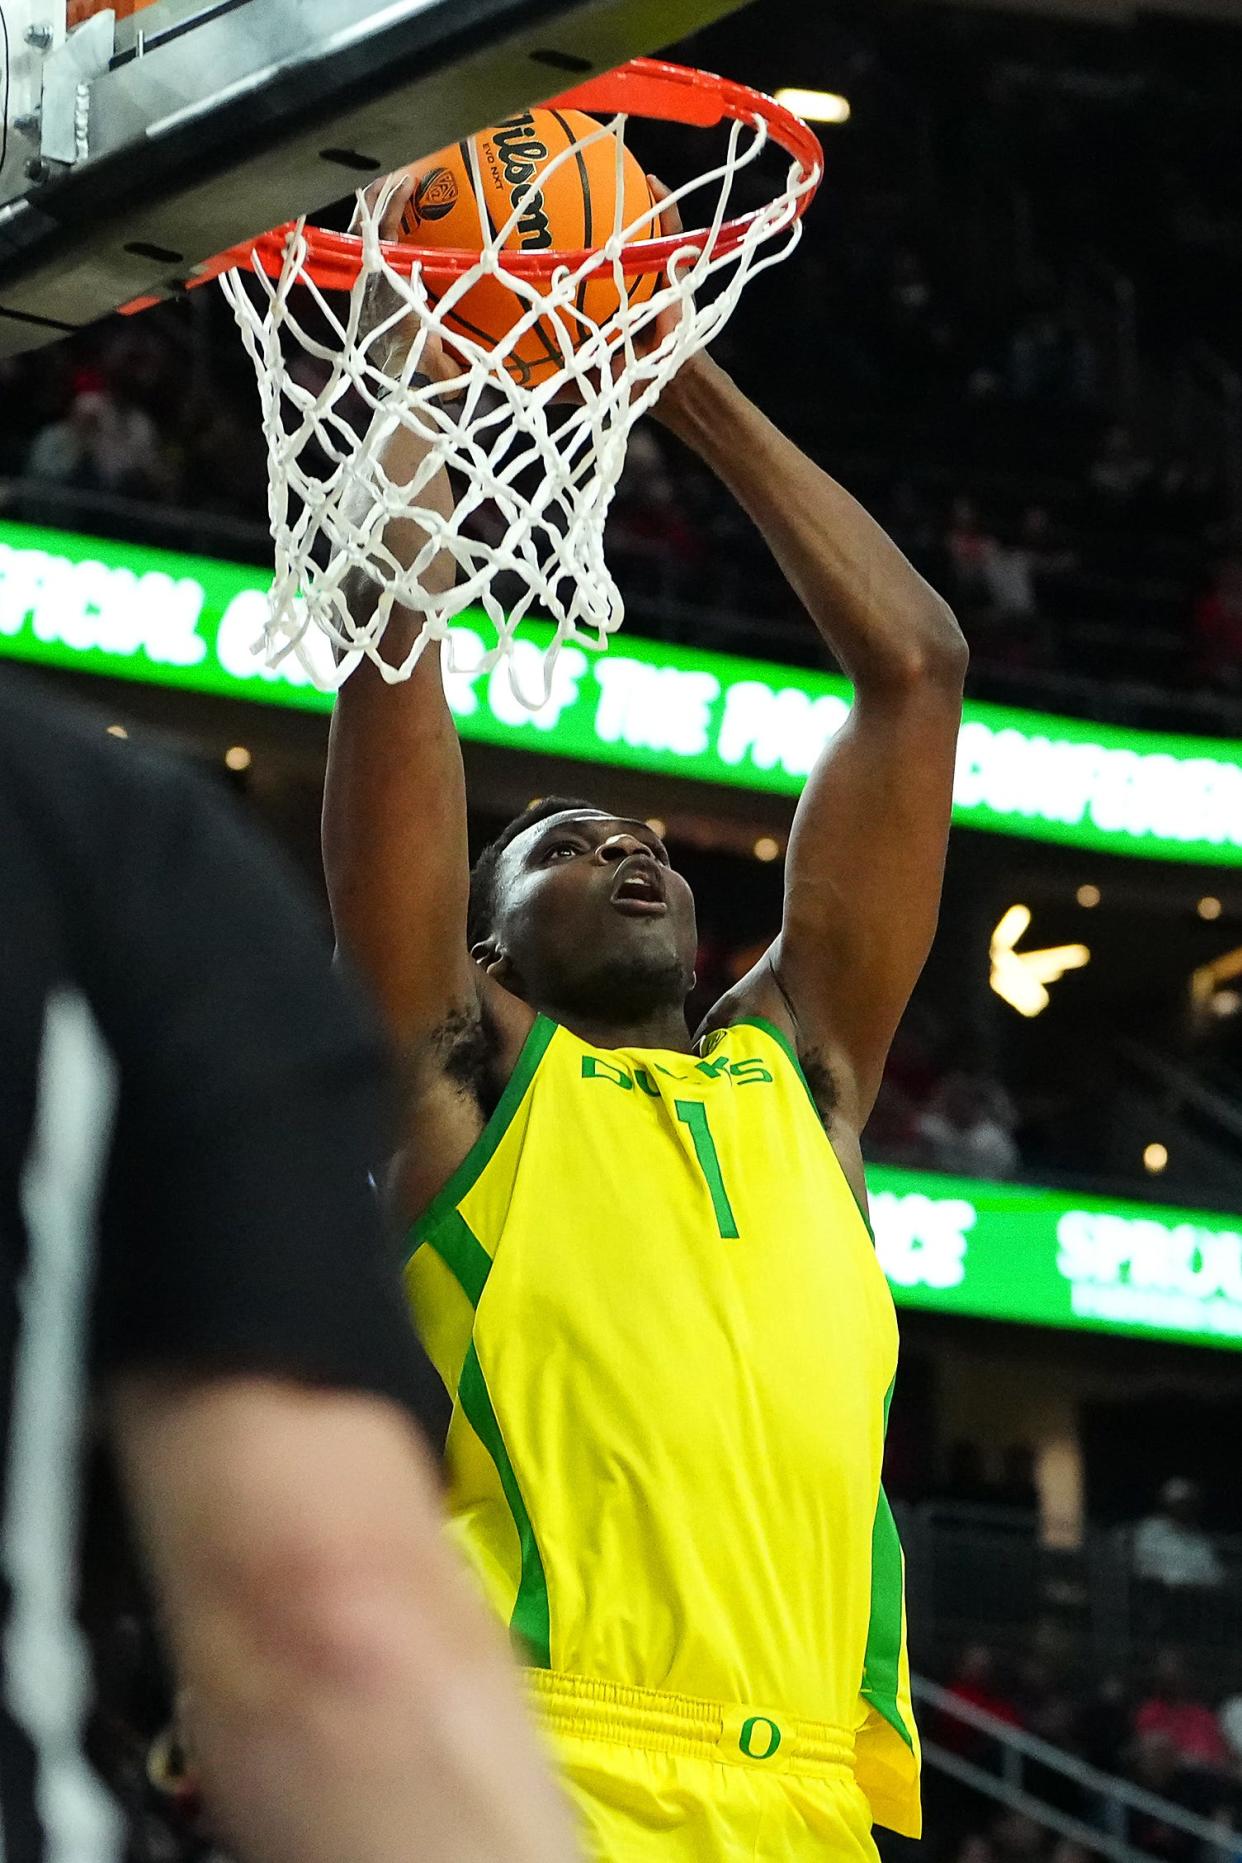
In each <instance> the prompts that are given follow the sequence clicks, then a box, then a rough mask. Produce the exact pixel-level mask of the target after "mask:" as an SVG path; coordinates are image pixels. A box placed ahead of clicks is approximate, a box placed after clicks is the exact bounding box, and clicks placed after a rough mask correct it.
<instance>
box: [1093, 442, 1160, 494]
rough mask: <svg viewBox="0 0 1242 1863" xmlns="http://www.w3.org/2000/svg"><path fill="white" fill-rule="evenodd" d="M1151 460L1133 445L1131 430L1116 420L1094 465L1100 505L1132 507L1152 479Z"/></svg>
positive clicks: (1095, 487) (1094, 479) (1094, 480)
mask: <svg viewBox="0 0 1242 1863" xmlns="http://www.w3.org/2000/svg"><path fill="white" fill-rule="evenodd" d="M1151 471H1152V467H1151V461H1150V460H1149V459H1145V458H1144V457H1143V455H1142V454H1141V453H1140V452H1139V450H1138V448H1137V447H1136V446H1135V444H1134V436H1133V434H1132V433H1131V432H1130V429H1129V428H1128V427H1126V426H1124V425H1123V424H1122V423H1121V422H1120V421H1117V422H1115V423H1114V424H1113V426H1111V427H1110V428H1109V429H1108V432H1107V433H1106V434H1105V436H1104V444H1103V446H1102V447H1101V449H1100V452H1099V454H1098V456H1097V457H1096V460H1095V462H1094V464H1093V465H1092V467H1091V475H1090V476H1091V485H1092V488H1093V490H1094V491H1095V493H1096V496H1097V498H1098V499H1099V501H1100V503H1101V505H1103V506H1105V507H1106V508H1108V509H1109V510H1111V511H1115V512H1120V511H1122V510H1125V509H1127V508H1128V507H1129V506H1131V505H1132V504H1133V503H1134V501H1135V499H1136V498H1137V497H1138V496H1139V493H1140V492H1141V491H1142V490H1143V489H1144V487H1145V486H1146V485H1147V482H1148V480H1149V479H1150V478H1151Z"/></svg>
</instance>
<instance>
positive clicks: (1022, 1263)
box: [867, 1165, 1242, 1349]
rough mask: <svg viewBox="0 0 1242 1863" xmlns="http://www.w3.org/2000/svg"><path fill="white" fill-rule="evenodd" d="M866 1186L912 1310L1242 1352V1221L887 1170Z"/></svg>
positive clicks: (882, 1249)
mask: <svg viewBox="0 0 1242 1863" xmlns="http://www.w3.org/2000/svg"><path fill="white" fill-rule="evenodd" d="M867 1178H868V1182H869V1184H870V1189H871V1219H872V1225H873V1227H874V1230H875V1239H876V1249H877V1252H878V1254H879V1257H880V1261H881V1263H882V1265H883V1268H884V1272H885V1273H886V1274H887V1276H888V1279H889V1284H890V1286H891V1287H892V1290H893V1295H894V1298H895V1299H896V1301H897V1303H898V1305H899V1306H910V1307H925V1308H930V1309H933V1310H936V1311H938V1312H945V1313H962V1314H969V1315H973V1316H975V1317H978V1318H984V1319H991V1320H1016V1321H1020V1322H1024V1323H1026V1324H1031V1325H1037V1326H1061V1327H1084V1328H1087V1329H1088V1330H1090V1331H1093V1332H1110V1333H1132V1334H1138V1335H1141V1336H1143V1337H1146V1338H1160V1339H1169V1340H1178V1341H1181V1342H1183V1343H1188V1344H1192V1345H1214V1346H1232V1347H1234V1348H1235V1349H1236V1348H1240V1347H1242V1216H1222V1215H1219V1214H1210V1213H1208V1212H1206V1211H1203V1210H1182V1209H1173V1208H1170V1207H1169V1206H1168V1205H1166V1204H1151V1203H1131V1202H1126V1201H1124V1200H1122V1199H1118V1198H1113V1197H1096V1196H1080V1195H1077V1194H1072V1195H1071V1194H1067V1193H1066V1192H1064V1191H1060V1190H1048V1189H1040V1188H1038V1187H1037V1186H1035V1185H1030V1184H984V1183H978V1182H976V1181H975V1180H973V1179H971V1178H954V1177H941V1176H939V1175H938V1174H935V1173H932V1172H928V1171H898V1170H894V1169H890V1168H888V1167H886V1166H879V1165H877V1166H873V1167H872V1168H871V1170H870V1171H868V1173H867Z"/></svg>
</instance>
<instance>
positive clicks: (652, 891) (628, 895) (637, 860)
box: [610, 854, 668, 918]
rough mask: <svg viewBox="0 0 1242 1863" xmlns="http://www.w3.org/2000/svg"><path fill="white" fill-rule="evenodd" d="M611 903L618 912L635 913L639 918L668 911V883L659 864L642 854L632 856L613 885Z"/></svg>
mask: <svg viewBox="0 0 1242 1863" xmlns="http://www.w3.org/2000/svg"><path fill="white" fill-rule="evenodd" d="M610 903H611V904H612V905H614V906H615V907H616V909H617V911H618V912H627V913H631V914H633V915H635V916H636V917H639V918H641V917H643V916H645V915H648V914H650V915H654V916H657V917H658V916H659V915H660V914H661V913H664V912H667V911H668V905H667V903H666V901H665V898H664V883H663V881H662V880H661V878H660V869H659V868H658V867H657V866H656V865H655V862H654V861H651V860H646V859H644V858H643V856H642V855H641V854H639V855H633V854H632V855H631V856H630V858H629V859H628V860H624V861H622V863H621V866H620V868H619V869H618V872H617V877H616V881H615V882H614V884H613V889H612V893H611V896H610Z"/></svg>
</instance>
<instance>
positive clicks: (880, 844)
mask: <svg viewBox="0 0 1242 1863" xmlns="http://www.w3.org/2000/svg"><path fill="white" fill-rule="evenodd" d="M658 418H659V419H661V420H662V421H663V423H664V424H665V426H667V427H668V428H669V429H670V430H671V431H672V432H673V433H675V434H677V435H678V436H679V437H680V438H681V439H683V440H684V441H686V442H687V444H689V445H690V446H691V447H692V448H693V449H694V450H695V452H697V453H698V454H699V456H700V458H702V459H703V460H704V461H705V463H706V464H707V465H709V466H710V467H711V468H712V469H713V471H714V472H715V473H716V475H717V476H718V477H719V478H720V479H721V480H722V481H723V482H724V484H725V485H727V486H728V488H729V490H730V491H731V492H732V493H733V494H734V496H735V497H736V498H737V500H738V502H739V503H740V504H741V505H742V507H743V508H744V509H745V510H746V511H747V512H748V513H749V515H750V516H751V517H752V518H753V519H754V521H755V523H756V524H757V525H758V527H759V529H760V531H761V532H762V533H763V536H764V537H765V539H766V541H767V543H768V545H769V547H770V549H771V551H772V554H773V555H774V557H775V558H776V561H777V562H778V564H779V565H780V567H781V569H782V570H783V572H784V574H785V576H786V577H787V579H788V581H789V583H790V585H791V587H792V588H793V589H794V591H795V593H796V594H797V595H798V597H799V599H800V600H801V601H802V603H803V604H804V606H805V607H806V609H807V612H808V613H809V614H810V616H811V619H812V620H813V621H814V622H815V625H816V626H817V628H818V629H819V631H820V634H821V635H822V636H823V639H824V640H825V642H826V643H827V645H828V647H829V648H830V649H831V651H832V653H833V654H834V656H835V657H836V659H837V660H838V661H839V662H840V665H841V666H842V668H843V670H844V671H845V673H846V674H847V675H848V677H849V678H850V680H851V681H852V682H853V686H854V706H853V710H852V712H851V714H850V717H849V719H848V721H847V723H846V724H845V725H844V726H843V727H842V729H841V730H840V731H839V732H838V733H837V735H836V736H835V737H834V738H833V740H832V742H831V743H830V744H829V745H828V746H827V748H826V749H825V751H824V753H823V754H822V756H821V757H820V759H819V762H818V763H817V764H816V766H815V768H814V770H813V771H812V772H811V775H810V778H809V779H808V781H807V785H806V788H805V790H804V791H803V794H802V799H801V801H800V802H799V805H798V810H797V814H796V816H795V818H794V825H793V831H792V834H791V836H790V841H789V850H788V857H787V863H786V877H785V907H784V915H783V921H782V928H781V933H780V937H779V938H778V939H777V941H776V943H775V944H774V945H773V947H772V949H771V951H770V952H769V953H768V954H767V956H766V958H765V959H764V960H763V962H762V964H761V965H760V966H759V967H758V968H757V970H756V971H755V972H752V974H751V976H750V977H749V978H747V979H746V981H745V982H744V983H743V984H742V985H740V986H739V987H738V991H737V992H732V993H731V995H730V998H729V999H727V1001H728V1013H729V1015H730V1016H736V1015H737V1014H739V1013H744V1008H743V1007H742V1005H743V1004H745V1005H747V1006H749V1007H751V1008H758V1007H760V1006H761V1005H762V1007H763V1012H764V1013H765V1014H768V1015H774V1019H775V1020H777V1021H778V1022H781V1023H783V1024H784V1025H785V1026H787V1027H789V1028H790V1032H791V1033H792V1034H793V1035H794V1037H795V1039H796V1040H797V1042H798V1044H799V1046H800V1048H801V1049H802V1051H803V1052H808V1051H809V1052H812V1053H816V1054H819V1055H821V1056H822V1057H823V1059H824V1060H825V1062H826V1063H827V1065H828V1067H829V1069H830V1071H831V1073H832V1075H833V1079H834V1084H835V1087H836V1090H837V1095H838V1106H839V1112H840V1116H841V1118H842V1119H843V1121H844V1122H845V1123H846V1124H847V1125H848V1126H849V1127H850V1128H851V1129H852V1130H853V1131H854V1132H855V1133H857V1132H859V1131H861V1129H862V1127H863V1126H864V1125H865V1123H866V1120H867V1117H868V1115H869V1113H870V1111H871V1107H872V1104H873V1102H874V1100H875V1095H876V1093H877V1091H878V1089H879V1084H880V1078H881V1075H882V1073H883V1069H884V1061H885V1057H886V1056H887V1053H888V1048H889V1044H890V1042H891V1040H892V1036H893V1031H894V1030H895V1028H896V1026H897V1023H898V1021H899V1020H900V1018H901V1014H902V1011H903V1010H904V1008H905V1006H906V1003H907V1001H908V1000H909V996H910V992H911V991H912V989H913V988H914V985H915V982H916V981H917V979H918V975H919V972H920V971H921V970H922V968H923V964H924V962H925V961H926V958H927V953H928V950H929V948H930V945H931V940H932V936H933V933H934V931H935V926H936V918H937V914H938V911H939V904H940V891H941V884H942V881H943V875H944V857H945V846H946V842H947V838H948V828H949V814H950V805H951V800H952V790H953V768H954V760H955V754H956V745H957V732H958V725H959V722H960V718H961V704H962V686H963V681H964V677H965V671H966V660H967V653H966V643H965V641H964V640H963V638H962V635H961V632H960V631H959V629H958V626H957V623H956V621H955V620H954V618H953V615H952V614H951V612H950V610H949V608H948V607H947V606H946V604H945V603H944V602H943V601H942V600H941V599H940V597H939V596H938V595H937V594H936V593H935V592H934V590H932V589H931V588H929V587H928V585H927V583H926V582H924V581H923V579H922V577H921V576H920V575H918V574H917V572H916V571H915V570H914V569H912V568H911V566H910V564H909V563H908V562H907V561H906V559H905V558H904V556H903V555H902V554H901V552H900V550H898V549H897V547H896V545H895V544H894V543H893V542H892V541H891V540H890V539H889V538H888V537H887V536H885V534H884V532H883V531H882V530H881V529H880V527H879V525H878V524H876V523H875V522H874V521H873V520H872V519H871V518H870V517H868V515H867V513H866V512H865V511H864V510H863V509H862V507H861V506H860V505H859V504H858V503H857V502H856V501H855V500H854V499H853V498H851V497H850V495H849V493H848V492H846V491H844V490H843V489H842V488H841V486H839V485H837V484H835V483H834V481H833V480H832V479H830V478H829V477H828V475H827V474H826V473H824V472H821V471H820V469H819V468H818V467H817V466H815V465H813V464H812V463H811V461H810V460H809V459H807V458H806V456H805V455H804V454H803V453H801V452H800V451H799V450H798V448H797V447H796V446H794V445H793V443H792V442H791V441H790V440H788V439H786V438H785V437H784V435H783V434H781V433H779V432H778V431H777V429H776V428H775V427H774V426H773V425H772V423H771V422H770V421H769V420H767V419H766V418H765V416H764V415H762V414H761V413H760V412H759V411H758V409H757V408H755V407H754V406H753V405H752V404H751V402H749V401H748V400H747V399H746V397H745V396H744V395H743V394H742V393H741V391H740V390H739V389H738V388H737V387H736V386H735V385H734V384H733V383H732V382H731V381H730V380H729V378H728V377H727V376H726V375H725V374H724V373H723V372H722V371H721V370H720V369H719V368H718V367H717V366H716V365H715V364H714V363H713V362H711V361H710V359H708V358H706V357H700V358H698V359H696V361H694V362H693V363H691V364H689V365H688V366H687V367H686V368H685V369H683V371H682V373H681V374H680V375H679V376H677V377H676V379H675V380H674V382H673V383H672V384H671V386H670V387H669V388H668V389H667V390H666V391H665V394H664V397H663V399H662V401H661V402H660V404H659V408H658ZM715 1019H716V1018H713V1020H715Z"/></svg>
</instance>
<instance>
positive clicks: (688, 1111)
mask: <svg viewBox="0 0 1242 1863" xmlns="http://www.w3.org/2000/svg"><path fill="white" fill-rule="evenodd" d="M673 1111H674V1112H675V1113H676V1114H677V1117H678V1119H679V1120H680V1121H681V1123H682V1125H683V1126H689V1128H690V1137H691V1139H692V1140H693V1141H694V1155H695V1157H696V1158H697V1159H698V1161H699V1169H700V1171H702V1173H703V1176H704V1177H705V1178H706V1180H707V1188H708V1190H709V1192H710V1193H711V1199H712V1208H713V1209H714V1210H715V1212H716V1227H717V1228H718V1229H719V1231H720V1233H721V1235H722V1236H724V1237H725V1239H726V1241H736V1240H737V1234H738V1228H737V1222H736V1221H735V1219H734V1215H733V1205H732V1204H731V1203H730V1202H729V1193H728V1191H727V1190H726V1189H725V1187H724V1178H723V1177H722V1176H721V1172H720V1158H719V1156H718V1154H717V1151H716V1141H715V1139H714V1138H713V1137H712V1129H711V1127H710V1126H709V1125H708V1123H707V1108H706V1106H704V1104H703V1102H702V1100H674V1101H673Z"/></svg>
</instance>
